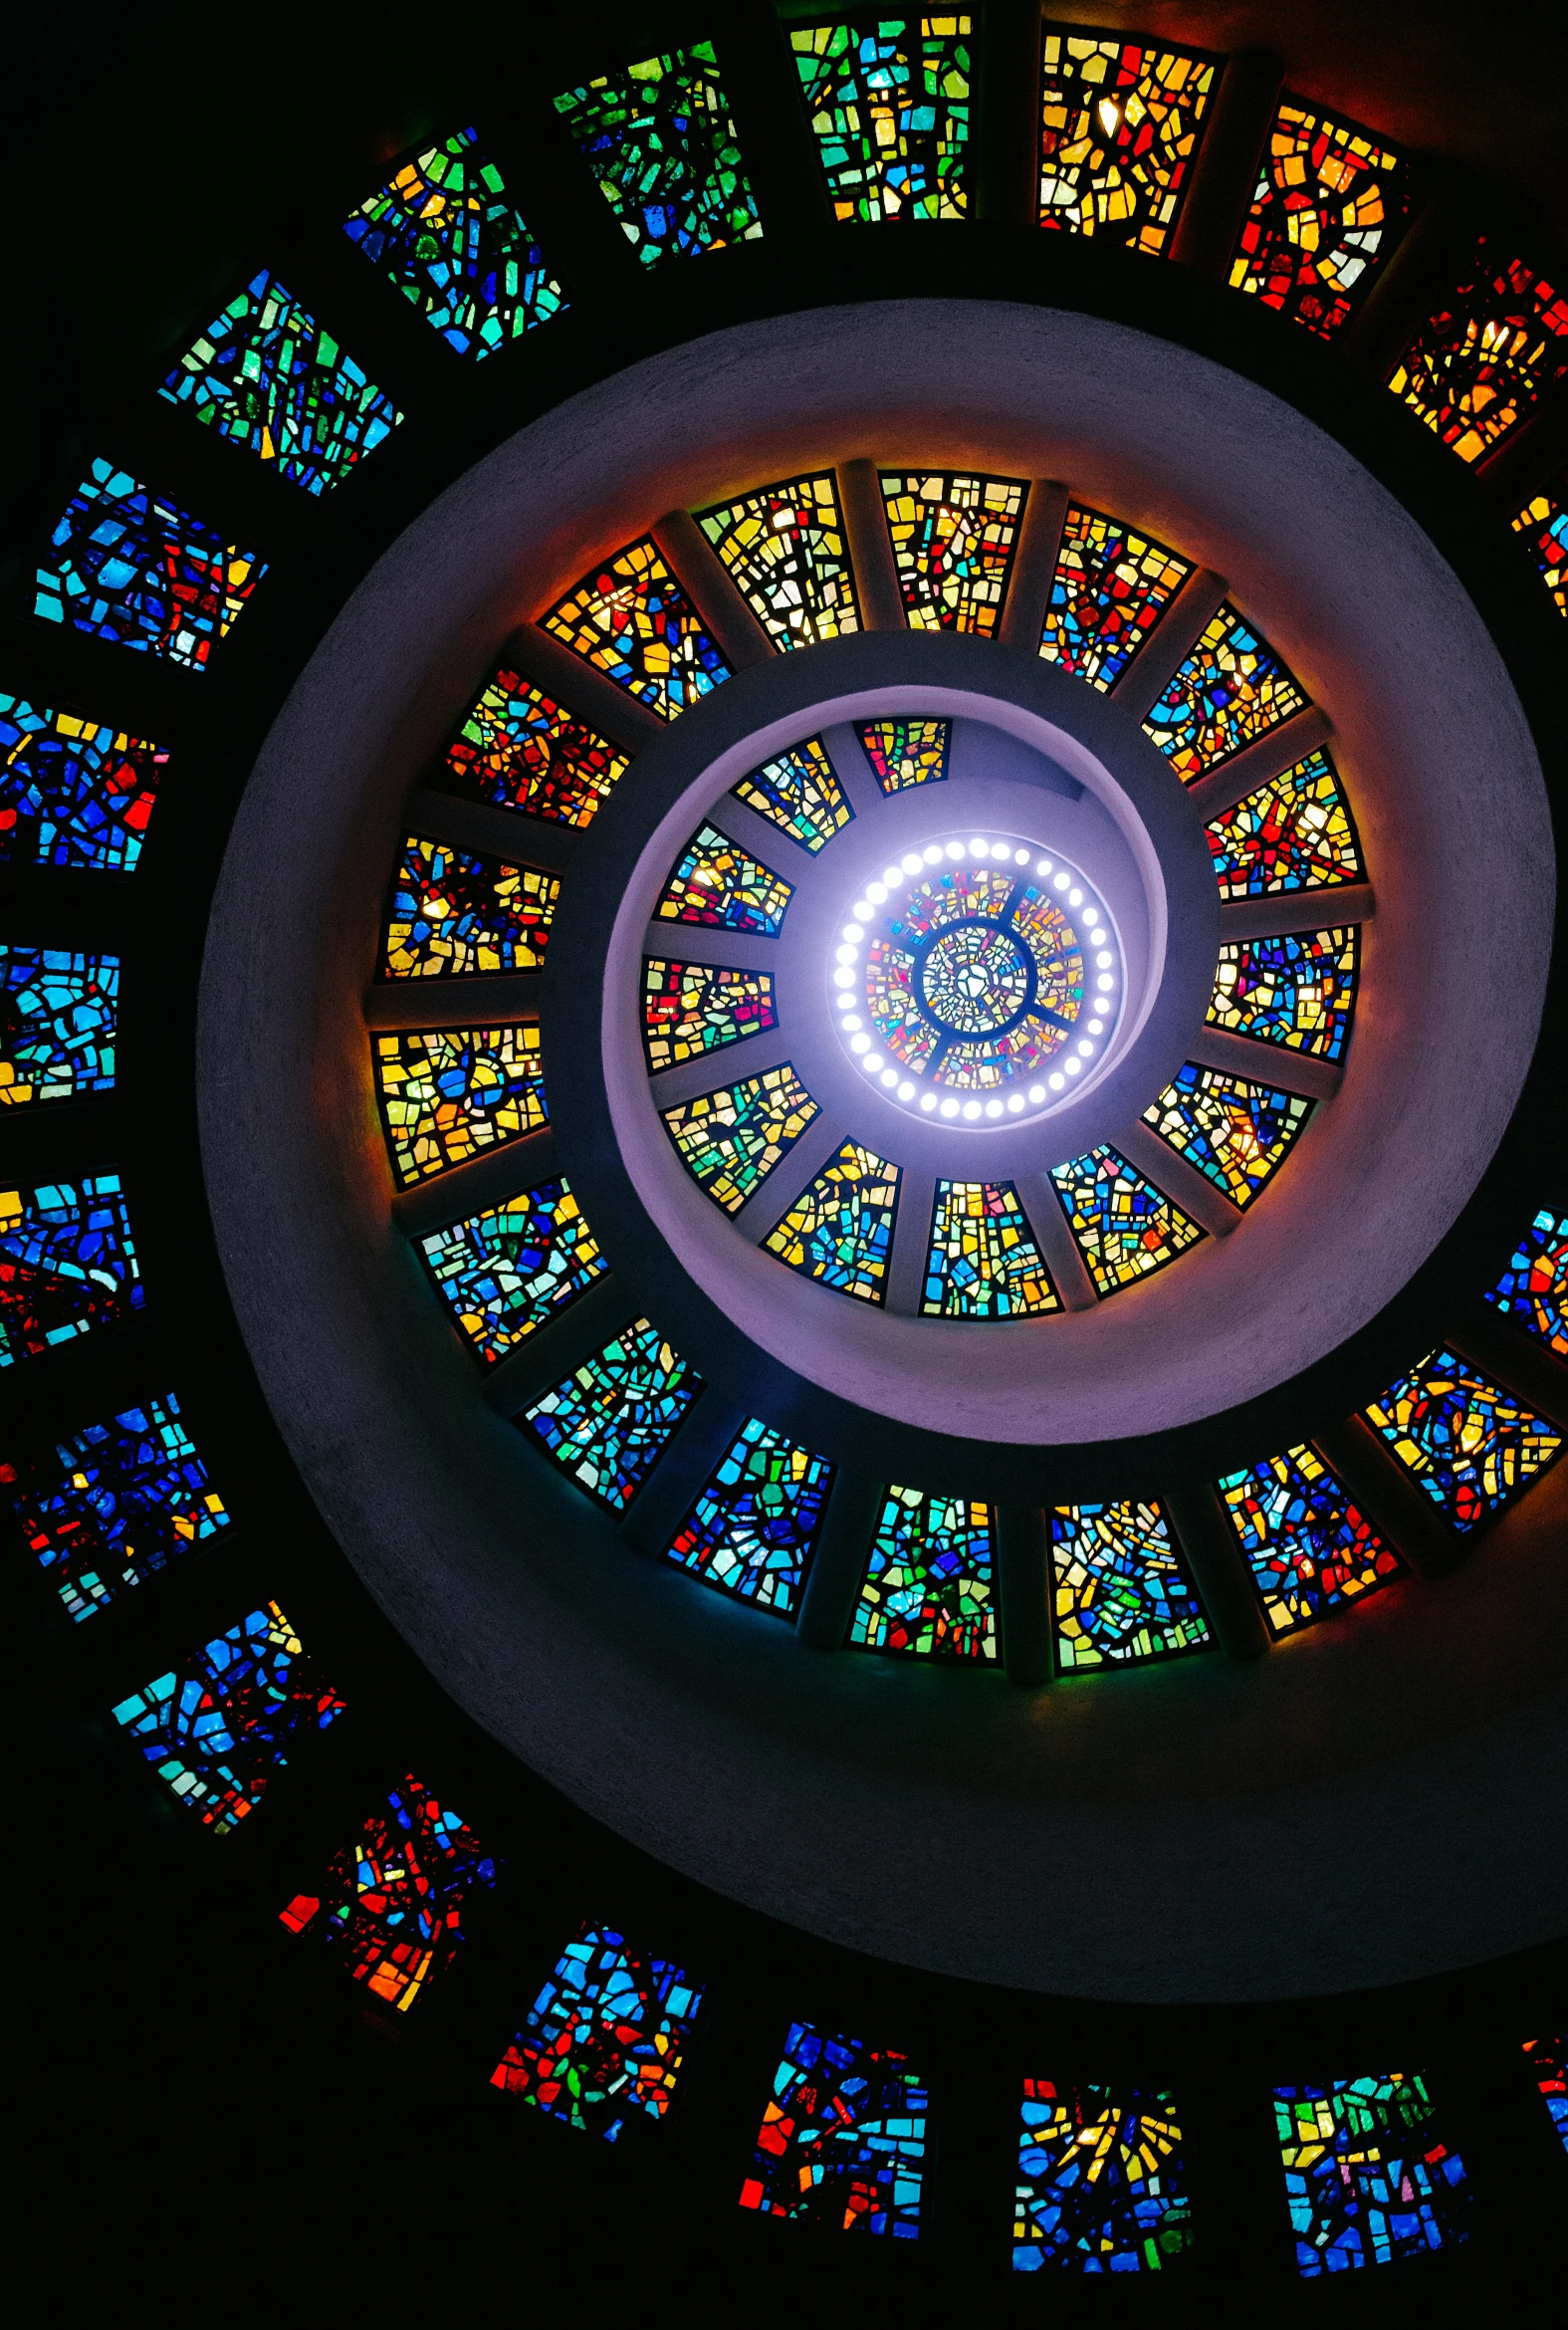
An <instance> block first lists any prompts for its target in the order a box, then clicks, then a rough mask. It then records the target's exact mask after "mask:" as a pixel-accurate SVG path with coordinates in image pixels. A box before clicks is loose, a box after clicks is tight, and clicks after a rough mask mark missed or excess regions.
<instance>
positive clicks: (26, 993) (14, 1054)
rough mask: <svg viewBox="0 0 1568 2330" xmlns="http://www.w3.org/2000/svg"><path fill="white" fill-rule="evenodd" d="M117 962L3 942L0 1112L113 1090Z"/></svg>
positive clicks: (114, 957) (0, 952) (110, 958)
mask: <svg viewBox="0 0 1568 2330" xmlns="http://www.w3.org/2000/svg"><path fill="white" fill-rule="evenodd" d="M118 1003H119V957H118V956H117V955H80V954H76V953H74V952H72V951H71V950H69V949H65V948H57V947H13V946H9V945H7V943H6V942H5V941H4V940H3V939H0V1108H4V1107H6V1106H7V1105H9V1106H11V1107H18V1106H21V1105H23V1104H25V1103H26V1102H27V1101H30V1100H84V1099H88V1098H91V1097H92V1096H93V1095H94V1094H95V1093H99V1092H112V1090H113V1088H114V1042H115V1024H116V1021H117V1018H118Z"/></svg>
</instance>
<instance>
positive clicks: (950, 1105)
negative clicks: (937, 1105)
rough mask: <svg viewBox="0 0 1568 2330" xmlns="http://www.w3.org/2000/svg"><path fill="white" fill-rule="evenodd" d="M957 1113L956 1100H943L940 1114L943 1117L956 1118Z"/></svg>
mask: <svg viewBox="0 0 1568 2330" xmlns="http://www.w3.org/2000/svg"><path fill="white" fill-rule="evenodd" d="M958 1112H959V1104H958V1102H957V1101H956V1100H944V1101H943V1103H942V1113H943V1115H944V1116H957V1114H958Z"/></svg>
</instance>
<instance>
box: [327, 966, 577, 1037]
mask: <svg viewBox="0 0 1568 2330" xmlns="http://www.w3.org/2000/svg"><path fill="white" fill-rule="evenodd" d="M543 985H544V975H543V973H541V972H539V971H514V972H511V973H497V974H496V975H494V976H490V977H481V978H474V979H387V980H382V981H379V982H377V984H376V985H375V986H374V987H371V988H367V989H366V990H365V998H364V1024H365V1026H366V1027H367V1028H368V1029H370V1030H372V1032H376V1033H380V1034H385V1035H391V1034H392V1033H393V1032H394V1031H395V1030H397V1029H399V1028H407V1029H415V1028H494V1027H500V1026H504V1025H505V1024H506V1023H507V1022H508V1021H514V1020H537V1019H538V1018H539V1006H540V990H541V988H542V987H543Z"/></svg>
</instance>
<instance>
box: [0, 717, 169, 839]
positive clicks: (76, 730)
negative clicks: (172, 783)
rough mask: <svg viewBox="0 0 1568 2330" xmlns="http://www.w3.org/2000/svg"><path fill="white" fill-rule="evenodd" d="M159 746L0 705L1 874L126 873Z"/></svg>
mask: <svg viewBox="0 0 1568 2330" xmlns="http://www.w3.org/2000/svg"><path fill="white" fill-rule="evenodd" d="M167 764H168V753H167V752H166V751H165V749H164V747H163V746H162V745H155V744H147V743H146V742H145V741H144V740H143V739H142V738H140V737H134V736H126V735H125V734H124V733H123V731H121V730H118V729H113V728H109V727H106V726H105V724H104V723H103V722H102V721H98V720H80V719H78V718H77V716H76V714H75V713H72V712H49V711H45V710H41V709H36V708H35V707H34V706H33V705H31V704H29V703H28V702H27V701H26V700H25V698H23V697H21V696H6V695H0V864H10V865H68V866H83V867H87V868H89V869H90V870H91V871H92V872H94V873H133V872H134V871H135V865H136V860H137V858H138V857H139V856H140V855H141V844H142V842H143V841H144V840H145V838H146V831H147V823H148V820H149V819H150V817H151V816H152V804H153V801H154V799H155V798H156V795H157V789H158V781H159V779H160V778H161V777H162V775H163V771H164V769H165V767H166V766H167Z"/></svg>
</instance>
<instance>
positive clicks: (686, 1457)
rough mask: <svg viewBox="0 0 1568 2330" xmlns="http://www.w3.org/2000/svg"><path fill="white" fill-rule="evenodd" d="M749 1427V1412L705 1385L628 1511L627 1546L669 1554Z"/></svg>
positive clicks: (624, 1534)
mask: <svg viewBox="0 0 1568 2330" xmlns="http://www.w3.org/2000/svg"><path fill="white" fill-rule="evenodd" d="M745 1422H746V1410H745V1409H744V1408H741V1407H738V1406H737V1405H736V1403H735V1401H733V1400H729V1399H726V1398H725V1397H724V1395H723V1394H722V1393H721V1392H720V1391H719V1389H718V1388H717V1386H716V1385H714V1384H711V1383H705V1384H704V1385H703V1388H702V1390H701V1391H700V1392H699V1393H698V1394H697V1397H696V1398H695V1399H694V1400H693V1402H692V1404H691V1406H690V1407H689V1408H688V1409H687V1411H686V1413H685V1415H684V1416H683V1417H682V1418H681V1420H680V1422H679V1424H678V1425H677V1426H676V1428H675V1430H674V1431H673V1432H672V1433H671V1435H670V1437H669V1439H668V1440H667V1441H666V1442H665V1444H664V1448H663V1450H662V1451H661V1453H660V1456H659V1460H658V1463H657V1464H656V1465H655V1466H654V1468H653V1470H652V1472H651V1473H650V1474H649V1475H648V1477H647V1479H646V1480H645V1481H644V1482H643V1484H642V1487H641V1488H640V1489H639V1490H638V1492H637V1494H636V1496H635V1497H634V1498H633V1499H632V1501H631V1504H630V1506H629V1507H628V1508H627V1511H626V1515H625V1518H624V1519H623V1520H622V1522H621V1526H620V1533H621V1537H622V1540H623V1542H624V1543H626V1544H628V1545H630V1546H631V1548H632V1550H633V1551H634V1552H637V1553H647V1554H650V1555H657V1554H660V1553H662V1552H664V1551H665V1549H666V1548H667V1547H668V1545H669V1542H670V1540H671V1538H672V1537H673V1536H674V1534H675V1532H676V1530H677V1529H678V1528H679V1527H680V1525H681V1522H682V1521H683V1520H684V1519H685V1518H686V1515H687V1514H688V1513H689V1512H690V1511H691V1509H692V1507H693V1505H695V1503H696V1502H697V1498H698V1496H699V1495H700V1493H701V1491H702V1490H703V1489H704V1487H705V1486H706V1485H707V1483H708V1482H709V1480H710V1479H711V1478H712V1476H713V1474H714V1471H715V1469H716V1468H717V1467H718V1466H719V1465H720V1464H722V1463H723V1461H724V1459H725V1458H726V1457H727V1456H728V1455H729V1453H730V1450H731V1449H732V1448H733V1447H734V1445H735V1443H736V1441H737V1439H738V1438H739V1437H740V1432H741V1427H742V1425H743V1424H744V1423H745Z"/></svg>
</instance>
